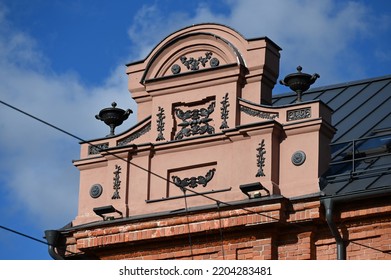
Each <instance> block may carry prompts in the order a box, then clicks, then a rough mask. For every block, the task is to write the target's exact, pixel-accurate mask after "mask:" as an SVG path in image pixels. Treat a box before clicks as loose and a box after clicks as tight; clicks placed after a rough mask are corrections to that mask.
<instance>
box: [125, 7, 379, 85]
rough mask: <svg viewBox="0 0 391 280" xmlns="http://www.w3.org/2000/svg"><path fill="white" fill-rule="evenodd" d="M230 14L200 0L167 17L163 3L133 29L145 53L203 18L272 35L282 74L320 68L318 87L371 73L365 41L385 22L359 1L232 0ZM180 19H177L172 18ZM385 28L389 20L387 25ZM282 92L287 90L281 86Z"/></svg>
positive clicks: (141, 14) (133, 36)
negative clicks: (365, 66)
mask: <svg viewBox="0 0 391 280" xmlns="http://www.w3.org/2000/svg"><path fill="white" fill-rule="evenodd" d="M226 3H227V5H230V7H231V9H230V12H229V14H226V15H224V14H219V13H216V12H215V11H212V10H211V9H210V8H209V5H207V4H206V3H203V2H200V4H199V6H198V9H196V11H195V13H194V14H189V13H188V14H187V15H183V14H182V15H179V16H178V15H177V14H175V15H173V14H170V15H164V17H163V15H162V14H161V13H160V12H159V9H158V8H157V6H144V8H143V9H142V10H141V11H140V12H139V13H138V15H137V17H136V18H135V22H134V24H133V25H132V26H131V27H130V29H129V35H130V38H131V40H132V41H133V43H135V44H137V48H138V50H139V55H140V57H142V58H144V57H145V55H147V54H148V52H149V50H150V49H151V47H152V46H154V45H156V44H157V43H159V41H160V40H161V39H163V38H164V37H165V36H167V35H169V34H170V33H171V32H173V31H175V30H177V29H178V28H182V27H184V26H189V25H191V24H196V23H203V22H216V23H221V24H225V25H228V26H230V27H232V28H234V29H235V30H237V31H239V32H240V33H242V34H243V35H244V36H246V37H247V38H253V37H262V36H267V37H269V38H270V39H271V40H273V41H274V42H275V43H277V44H278V45H279V46H280V47H281V48H282V49H283V50H282V52H281V64H280V65H281V68H280V78H282V77H283V76H285V75H287V74H289V73H292V72H295V71H296V67H297V66H298V65H301V66H302V67H303V71H304V72H308V73H311V74H312V73H314V72H318V73H319V74H320V75H321V79H319V80H318V81H317V84H318V85H325V84H330V83H337V82H341V81H346V80H351V79H359V78H362V76H366V75H370V74H371V73H365V71H364V69H363V67H362V65H363V64H366V63H367V62H366V61H365V59H363V58H362V57H361V55H360V52H359V50H358V46H357V45H359V43H360V40H362V39H363V38H364V39H365V38H366V39H368V38H370V37H371V36H372V33H373V32H372V30H373V29H374V28H376V27H377V26H378V25H379V24H381V20H380V19H378V18H376V17H375V15H374V13H373V11H372V10H371V9H370V8H369V7H367V6H366V5H365V4H364V3H362V2H358V1H349V2H345V1H343V2H340V1H332V0H322V1H313V0H279V1H267V0H242V1H235V0H227V1H226ZM173 18H175V19H176V20H171V19H173ZM383 26H384V24H383ZM276 90H277V91H278V92H281V91H282V92H286V91H287V89H286V88H283V87H282V86H279V85H277V88H276Z"/></svg>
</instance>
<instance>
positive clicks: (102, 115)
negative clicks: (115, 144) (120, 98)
mask: <svg viewBox="0 0 391 280" xmlns="http://www.w3.org/2000/svg"><path fill="white" fill-rule="evenodd" d="M111 106H112V107H111V108H105V109H102V110H101V111H100V112H99V115H96V116H95V118H96V119H97V120H101V121H103V122H104V123H105V124H107V125H108V126H110V134H109V135H107V137H109V136H113V135H114V129H115V128H116V127H117V126H120V125H121V124H122V123H123V121H124V120H126V119H127V118H128V117H129V115H130V114H131V113H133V112H132V110H130V109H128V110H126V111H125V110H123V109H120V108H115V107H116V106H117V103H115V102H113V103H111Z"/></svg>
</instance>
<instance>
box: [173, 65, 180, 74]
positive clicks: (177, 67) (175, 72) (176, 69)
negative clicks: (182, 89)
mask: <svg viewBox="0 0 391 280" xmlns="http://www.w3.org/2000/svg"><path fill="white" fill-rule="evenodd" d="M171 72H172V74H174V75H176V74H179V73H181V67H180V66H179V65H178V64H174V65H173V66H172V67H171Z"/></svg>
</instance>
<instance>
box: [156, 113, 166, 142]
mask: <svg viewBox="0 0 391 280" xmlns="http://www.w3.org/2000/svg"><path fill="white" fill-rule="evenodd" d="M158 110H159V113H157V114H156V116H157V131H158V132H159V133H158V135H157V138H156V141H162V140H165V139H164V135H163V131H164V119H165V118H166V116H165V115H164V109H163V108H162V107H160V106H159V108H158Z"/></svg>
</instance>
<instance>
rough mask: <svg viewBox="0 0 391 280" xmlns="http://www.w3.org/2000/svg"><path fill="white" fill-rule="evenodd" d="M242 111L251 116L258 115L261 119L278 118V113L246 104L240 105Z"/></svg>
mask: <svg viewBox="0 0 391 280" xmlns="http://www.w3.org/2000/svg"><path fill="white" fill-rule="evenodd" d="M240 111H242V112H243V113H246V114H247V115H249V116H252V117H258V118H261V119H267V120H274V119H275V118H278V113H269V112H262V111H258V110H254V109H251V108H248V107H244V106H241V107H240Z"/></svg>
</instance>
